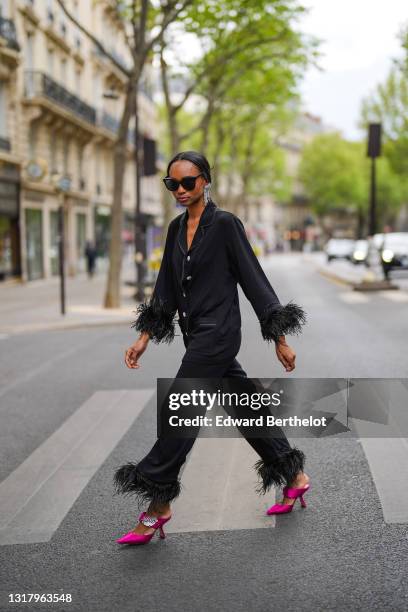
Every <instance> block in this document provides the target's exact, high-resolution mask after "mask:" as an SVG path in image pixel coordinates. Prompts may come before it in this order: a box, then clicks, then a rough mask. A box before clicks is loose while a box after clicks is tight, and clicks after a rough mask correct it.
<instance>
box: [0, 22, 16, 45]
mask: <svg viewBox="0 0 408 612" xmlns="http://www.w3.org/2000/svg"><path fill="white" fill-rule="evenodd" d="M0 37H1V38H4V40H5V41H6V45H7V47H9V49H13V50H14V51H20V45H19V44H18V42H17V34H16V27H15V25H14V21H12V20H11V19H4V17H1V16H0Z"/></svg>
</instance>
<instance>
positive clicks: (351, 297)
mask: <svg viewBox="0 0 408 612" xmlns="http://www.w3.org/2000/svg"><path fill="white" fill-rule="evenodd" d="M339 297H340V300H341V301H342V302H344V303H345V304H351V305H354V304H368V303H374V302H375V301H378V299H379V298H380V299H383V300H386V301H389V302H394V303H397V304H406V303H408V292H406V291H370V292H363V291H341V292H340V293H339Z"/></svg>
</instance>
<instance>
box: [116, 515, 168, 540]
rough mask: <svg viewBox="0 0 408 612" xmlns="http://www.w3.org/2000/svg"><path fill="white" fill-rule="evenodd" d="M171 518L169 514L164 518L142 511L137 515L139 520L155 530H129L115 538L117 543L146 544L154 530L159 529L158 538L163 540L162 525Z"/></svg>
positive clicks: (164, 535)
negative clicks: (150, 531)
mask: <svg viewBox="0 0 408 612" xmlns="http://www.w3.org/2000/svg"><path fill="white" fill-rule="evenodd" d="M170 519H171V515H170V516H167V517H165V518H163V517H161V516H159V517H157V516H148V514H147V513H146V512H142V514H141V515H140V516H139V522H140V523H143V525H146V527H151V528H152V529H154V530H155V531H153V533H135V532H134V531H129V533H126V534H125V535H124V536H122V537H121V538H119V539H118V540H116V542H117V543H118V544H147V543H148V542H150V540H151V539H152V537H153V536H154V534H155V533H156V530H157V529H158V530H159V535H160V539H161V540H164V538H165V537H166V534H165V533H164V529H163V525H165V524H166V523H167V521H169V520H170Z"/></svg>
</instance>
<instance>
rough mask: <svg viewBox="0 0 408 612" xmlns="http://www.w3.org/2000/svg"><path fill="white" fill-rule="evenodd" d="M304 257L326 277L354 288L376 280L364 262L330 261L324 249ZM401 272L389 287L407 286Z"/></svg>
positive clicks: (404, 287)
mask: <svg viewBox="0 0 408 612" xmlns="http://www.w3.org/2000/svg"><path fill="white" fill-rule="evenodd" d="M302 259H303V261H305V262H307V263H311V264H313V265H314V266H315V267H316V270H317V271H318V272H319V273H320V274H322V275H323V276H325V277H326V278H329V279H330V280H332V281H334V282H337V283H339V284H341V285H345V286H348V287H350V288H351V289H352V288H354V287H355V285H359V284H365V281H372V280H374V278H373V277H372V272H371V270H369V269H368V268H366V266H364V265H363V264H357V265H355V264H353V263H351V262H350V261H347V260H345V259H338V260H334V261H331V262H330V263H328V261H327V257H326V255H325V253H323V252H322V251H318V252H315V253H304V254H303V257H302ZM401 274H403V272H401V273H399V272H397V275H398V276H394V277H393V279H392V282H391V283H390V284H389V287H388V289H390V290H391V289H398V288H400V289H406V288H407V279H406V276H407V275H406V274H405V278H404V276H401ZM380 282H381V281H380ZM379 289H381V290H383V289H387V287H379Z"/></svg>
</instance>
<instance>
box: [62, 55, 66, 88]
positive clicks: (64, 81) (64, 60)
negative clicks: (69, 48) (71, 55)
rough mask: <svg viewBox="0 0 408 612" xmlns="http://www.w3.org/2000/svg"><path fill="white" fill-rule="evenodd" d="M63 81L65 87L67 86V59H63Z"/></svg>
mask: <svg viewBox="0 0 408 612" xmlns="http://www.w3.org/2000/svg"><path fill="white" fill-rule="evenodd" d="M61 83H62V85H63V86H64V87H66V86H67V60H66V59H62V60H61Z"/></svg>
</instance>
